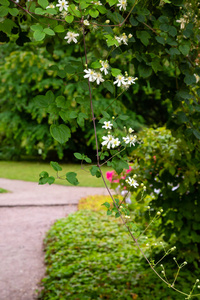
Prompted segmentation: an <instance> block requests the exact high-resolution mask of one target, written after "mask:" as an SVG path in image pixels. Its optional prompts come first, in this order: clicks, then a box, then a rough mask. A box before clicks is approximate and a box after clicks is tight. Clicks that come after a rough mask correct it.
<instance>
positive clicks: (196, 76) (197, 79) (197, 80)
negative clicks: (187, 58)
mask: <svg viewBox="0 0 200 300" xmlns="http://www.w3.org/2000/svg"><path fill="white" fill-rule="evenodd" d="M194 76H195V78H196V83H198V82H199V80H200V76H199V75H197V74H194Z"/></svg>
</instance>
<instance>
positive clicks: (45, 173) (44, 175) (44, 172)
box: [39, 171, 49, 178]
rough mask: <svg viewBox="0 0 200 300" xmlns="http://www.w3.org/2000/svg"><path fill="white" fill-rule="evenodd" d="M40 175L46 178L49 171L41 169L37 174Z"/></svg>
mask: <svg viewBox="0 0 200 300" xmlns="http://www.w3.org/2000/svg"><path fill="white" fill-rule="evenodd" d="M39 176H40V177H44V178H47V177H49V173H47V172H46V171H42V172H41V173H40V174H39Z"/></svg>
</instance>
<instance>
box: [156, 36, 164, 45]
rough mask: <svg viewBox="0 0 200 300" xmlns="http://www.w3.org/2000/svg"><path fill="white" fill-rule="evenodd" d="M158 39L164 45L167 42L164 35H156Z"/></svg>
mask: <svg viewBox="0 0 200 300" xmlns="http://www.w3.org/2000/svg"><path fill="white" fill-rule="evenodd" d="M155 39H156V41H157V42H158V43H160V44H162V45H164V44H165V39H164V38H163V37H162V36H156V37H155Z"/></svg>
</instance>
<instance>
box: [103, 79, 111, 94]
mask: <svg viewBox="0 0 200 300" xmlns="http://www.w3.org/2000/svg"><path fill="white" fill-rule="evenodd" d="M102 86H103V87H104V88H106V89H107V90H108V91H109V92H110V93H111V94H113V92H114V86H113V84H112V83H110V82H109V81H104V82H103V84H102Z"/></svg>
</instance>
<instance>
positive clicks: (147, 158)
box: [133, 128, 200, 267]
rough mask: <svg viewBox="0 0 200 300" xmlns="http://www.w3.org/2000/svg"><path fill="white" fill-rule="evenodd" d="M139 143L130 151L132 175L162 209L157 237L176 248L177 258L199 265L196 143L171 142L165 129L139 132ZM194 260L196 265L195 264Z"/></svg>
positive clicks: (199, 158) (199, 194)
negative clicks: (140, 182) (144, 186)
mask: <svg viewBox="0 0 200 300" xmlns="http://www.w3.org/2000/svg"><path fill="white" fill-rule="evenodd" d="M140 137H141V138H142V140H143V143H142V144H140V145H139V146H138V148H137V150H136V151H135V152H134V156H133V157H134V159H137V162H136V163H135V166H134V167H133V168H134V173H136V174H138V176H139V178H140V180H142V181H144V183H145V185H146V186H147V193H148V194H152V193H153V195H154V197H155V199H154V200H153V201H152V206H153V207H154V208H156V209H157V210H159V209H160V208H163V209H164V214H163V216H162V226H161V227H159V228H158V230H157V235H160V234H163V233H164V239H165V240H166V241H171V243H172V244H173V245H176V247H177V248H178V249H179V251H178V252H179V257H180V258H181V259H186V260H187V261H189V262H194V264H195V266H196V267H197V264H196V262H199V259H200V258H199V250H200V237H199V233H200V231H199V230H200V225H199V215H200V206H199V198H200V191H199V187H198V185H199V178H200V177H199V174H200V173H199V172H200V152H199V146H198V140H195V138H194V137H191V139H186V138H185V139H183V138H182V139H181V138H179V139H175V138H174V137H173V136H172V135H171V132H170V131H169V130H166V129H165V128H158V129H156V130H153V129H147V130H145V131H143V132H141V133H140ZM195 261H196V262H195Z"/></svg>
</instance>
